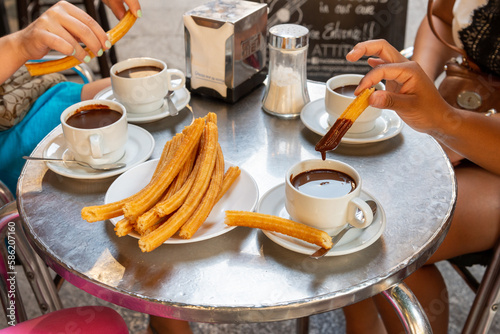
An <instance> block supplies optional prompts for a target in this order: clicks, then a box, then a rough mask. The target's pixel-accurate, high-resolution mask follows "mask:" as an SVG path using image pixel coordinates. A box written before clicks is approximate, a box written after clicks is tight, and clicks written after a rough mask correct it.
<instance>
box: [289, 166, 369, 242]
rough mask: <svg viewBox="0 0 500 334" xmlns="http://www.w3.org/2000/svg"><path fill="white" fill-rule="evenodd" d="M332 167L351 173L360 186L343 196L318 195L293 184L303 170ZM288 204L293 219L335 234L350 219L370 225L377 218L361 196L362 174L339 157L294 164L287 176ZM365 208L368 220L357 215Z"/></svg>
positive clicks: (359, 225)
mask: <svg viewBox="0 0 500 334" xmlns="http://www.w3.org/2000/svg"><path fill="white" fill-rule="evenodd" d="M316 169H330V170H335V171H339V172H343V173H345V174H347V175H349V176H350V177H351V178H352V179H353V180H354V182H355V183H356V187H355V188H354V189H353V190H352V191H351V192H350V193H348V194H345V195H342V196H340V197H328V198H325V197H318V196H312V195H308V194H305V193H303V192H301V191H300V190H298V189H297V188H296V187H294V186H293V184H292V179H293V178H294V177H295V176H297V175H298V174H300V173H303V172H307V171H311V170H316ZM285 178H286V180H285V207H286V210H287V212H288V214H289V215H290V217H291V219H292V220H294V221H297V222H300V223H303V224H306V225H309V226H312V227H315V228H318V229H321V230H323V231H325V232H327V233H328V234H329V235H335V234H337V233H338V232H340V230H342V228H343V227H344V226H346V224H347V223H349V224H351V225H353V226H354V227H356V228H364V227H367V226H369V225H370V224H371V223H372V221H373V213H372V210H371V209H370V206H369V205H368V204H367V203H366V202H365V201H364V200H363V199H361V198H360V195H361V187H362V184H361V183H362V182H361V177H360V175H359V173H358V172H357V171H356V170H355V169H354V168H352V167H351V166H349V165H347V164H345V163H343V162H340V161H337V160H321V159H312V160H304V161H301V162H299V163H297V164H295V165H294V166H292V167H291V168H290V169H289V170H288V171H287V173H286V176H285ZM358 209H359V210H361V211H362V212H363V216H364V220H360V219H358V218H357V217H356V215H355V214H356V211H357V210H358Z"/></svg>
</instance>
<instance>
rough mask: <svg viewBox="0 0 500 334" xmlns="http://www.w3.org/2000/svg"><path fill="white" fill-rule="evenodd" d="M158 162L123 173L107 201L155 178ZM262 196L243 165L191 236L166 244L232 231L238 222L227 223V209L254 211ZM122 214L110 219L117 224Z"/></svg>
mask: <svg viewBox="0 0 500 334" xmlns="http://www.w3.org/2000/svg"><path fill="white" fill-rule="evenodd" d="M157 164H158V159H156V160H150V161H146V162H145V163H143V164H141V165H139V166H137V167H135V168H133V169H131V170H129V171H127V172H126V173H124V174H123V175H120V176H119V177H118V178H117V179H116V180H115V181H113V183H112V184H111V186H110V187H109V188H108V191H107V192H106V196H105V197H104V202H105V203H111V202H115V201H119V200H121V199H123V198H126V197H128V196H131V195H133V194H135V193H137V192H138V191H139V190H141V189H142V188H144V187H145V186H146V185H147V184H148V182H149V180H150V179H151V176H152V175H153V172H154V170H155V168H156V165H157ZM225 166H226V169H227V168H228V167H229V166H233V164H231V163H229V162H227V161H226V162H225ZM258 200H259V189H258V187H257V184H256V183H255V180H254V179H253V177H252V176H251V175H250V174H248V173H247V172H246V171H245V170H244V169H241V174H240V176H239V177H238V179H236V181H235V182H234V183H233V185H232V186H231V188H229V190H228V191H227V192H226V194H225V195H224V196H223V197H222V198H221V199H220V200H219V202H218V203H217V204H216V205H215V206H214V207H213V209H212V211H211V212H210V215H209V216H208V217H207V219H206V220H205V222H204V223H203V225H201V227H200V229H199V230H198V231H196V233H195V234H194V235H193V237H192V238H191V239H182V238H180V237H179V236H178V235H174V236H172V237H171V238H170V239H168V240H167V241H165V242H164V244H185V243H191V242H197V241H202V240H206V239H211V238H214V237H217V236H219V235H221V234H224V233H226V232H229V231H231V230H232V229H234V228H235V227H236V226H228V225H226V224H225V223H224V219H225V212H226V210H242V211H253V210H254V209H255V207H256V205H257V201H258ZM122 218H123V216H120V217H116V218H112V219H110V220H111V222H112V223H113V225H116V223H117V222H118V221H120V219H122ZM129 236H132V237H134V238H139V235H138V234H137V233H135V232H132V233H130V234H129Z"/></svg>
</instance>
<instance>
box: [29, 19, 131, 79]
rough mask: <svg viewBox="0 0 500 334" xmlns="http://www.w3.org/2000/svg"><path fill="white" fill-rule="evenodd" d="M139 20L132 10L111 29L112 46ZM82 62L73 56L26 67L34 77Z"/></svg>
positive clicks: (91, 54)
mask: <svg viewBox="0 0 500 334" xmlns="http://www.w3.org/2000/svg"><path fill="white" fill-rule="evenodd" d="M136 19H137V18H136V17H135V16H134V14H132V12H131V11H130V10H128V11H127V13H125V16H124V17H123V18H122V19H121V20H120V22H118V24H117V25H116V26H114V27H113V28H111V29H110V30H109V31H108V32H107V34H108V37H109V41H110V42H111V45H114V44H115V43H116V42H118V41H119V40H120V39H121V38H122V37H123V36H125V34H126V33H127V32H128V31H129V30H130V28H132V26H133V25H134V23H135V20H136ZM85 51H86V52H87V53H88V54H89V56H90V57H91V58H94V57H95V55H94V54H93V53H92V52H91V51H90V49H89V48H88V47H86V48H85ZM80 63H81V61H80V60H78V59H76V58H75V57H73V56H66V57H64V58H61V59H56V60H49V61H44V62H39V63H26V64H25V66H26V68H27V69H28V72H29V73H30V74H31V75H32V76H37V75H43V74H49V73H54V72H60V71H64V70H67V69H70V68H72V67H75V66H77V65H78V64H80Z"/></svg>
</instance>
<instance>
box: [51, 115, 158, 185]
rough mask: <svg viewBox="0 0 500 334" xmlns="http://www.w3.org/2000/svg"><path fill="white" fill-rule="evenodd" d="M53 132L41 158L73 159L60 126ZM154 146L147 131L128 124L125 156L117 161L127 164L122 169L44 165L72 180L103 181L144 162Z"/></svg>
mask: <svg viewBox="0 0 500 334" xmlns="http://www.w3.org/2000/svg"><path fill="white" fill-rule="evenodd" d="M55 131H57V132H59V134H58V135H57V136H56V137H55V138H54V139H53V140H52V141H50V142H49V143H48V144H47V146H46V147H45V149H44V150H43V157H44V158H56V159H62V158H65V159H74V157H73V153H72V152H71V151H70V150H69V149H68V147H67V146H66V141H65V140H64V136H63V133H62V127H61V125H59V126H58V127H57V128H56V129H55ZM154 146H155V140H154V138H153V136H152V135H151V134H150V133H149V132H148V131H146V130H144V129H143V128H141V127H138V126H137V125H133V124H129V125H128V140H127V144H126V146H125V155H124V156H123V157H122V158H121V159H120V160H119V161H118V162H123V163H125V164H127V165H126V166H125V167H123V168H119V169H114V170H109V171H95V170H93V169H91V168H86V167H82V166H79V165H76V164H68V165H66V164H65V163H64V162H46V164H47V167H48V168H49V169H50V170H52V171H53V172H54V173H57V174H59V175H62V176H66V177H70V178H73V179H86V180H91V179H103V178H106V177H110V176H114V175H118V174H121V173H123V172H125V171H127V170H129V169H131V168H132V167H135V166H137V165H138V164H140V163H141V162H144V161H146V160H147V159H148V158H149V157H150V156H151V154H152V153H153V149H154Z"/></svg>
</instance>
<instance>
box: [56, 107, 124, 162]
mask: <svg viewBox="0 0 500 334" xmlns="http://www.w3.org/2000/svg"><path fill="white" fill-rule="evenodd" d="M61 125H62V130H63V135H64V139H65V141H66V144H67V145H68V148H69V150H70V151H71V152H72V153H73V155H74V157H75V159H76V160H81V161H84V162H87V163H89V164H91V165H101V164H106V163H113V162H116V161H118V160H120V159H121V158H122V157H123V156H124V154H125V144H126V143H127V139H128V135H127V129H128V123H127V113H126V110H125V107H124V106H123V105H121V104H120V103H118V102H115V101H108V100H88V101H83V102H80V103H76V104H74V105H72V106H70V107H68V108H66V110H64V111H63V113H62V114H61Z"/></svg>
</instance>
